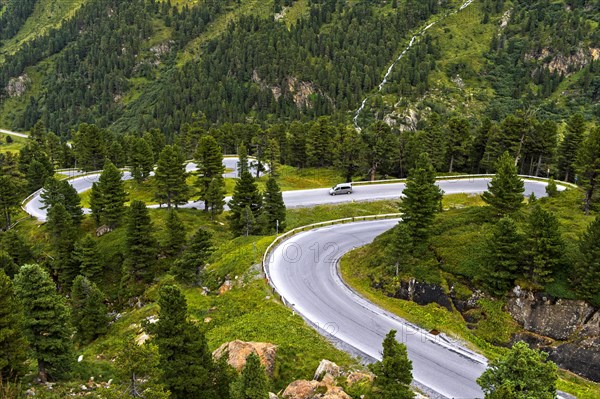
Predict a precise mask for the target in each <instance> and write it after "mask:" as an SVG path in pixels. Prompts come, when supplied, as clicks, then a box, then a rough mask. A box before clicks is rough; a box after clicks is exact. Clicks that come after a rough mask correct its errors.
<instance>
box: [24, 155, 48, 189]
mask: <svg viewBox="0 0 600 399" xmlns="http://www.w3.org/2000/svg"><path fill="white" fill-rule="evenodd" d="M53 174H54V172H53V170H52V169H50V170H49V169H48V168H47V167H46V165H44V164H43V163H42V162H40V161H39V160H37V159H34V160H32V161H31V163H30V164H29V168H28V169H27V190H28V192H29V193H33V192H34V191H37V190H39V189H40V188H42V187H43V186H44V182H45V181H46V179H48V178H49V177H51V176H52V175H53Z"/></svg>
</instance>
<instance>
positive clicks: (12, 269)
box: [0, 251, 19, 279]
mask: <svg viewBox="0 0 600 399" xmlns="http://www.w3.org/2000/svg"><path fill="white" fill-rule="evenodd" d="M0 270H2V271H3V272H4V273H5V274H6V275H7V276H8V277H9V278H11V279H12V278H14V277H15V274H17V273H18V272H19V265H17V264H16V263H15V261H14V260H13V258H12V256H10V255H9V254H8V253H7V252H5V251H0Z"/></svg>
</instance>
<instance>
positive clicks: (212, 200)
mask: <svg viewBox="0 0 600 399" xmlns="http://www.w3.org/2000/svg"><path fill="white" fill-rule="evenodd" d="M206 206H207V208H208V209H209V212H210V217H211V219H212V220H214V218H215V216H217V215H220V214H221V213H223V210H224V207H225V180H224V179H223V177H222V176H217V177H215V178H214V179H212V180H211V181H210V184H209V185H208V190H207V191H206Z"/></svg>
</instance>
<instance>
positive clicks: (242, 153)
mask: <svg viewBox="0 0 600 399" xmlns="http://www.w3.org/2000/svg"><path fill="white" fill-rule="evenodd" d="M244 171H246V172H247V171H248V149H247V148H246V146H245V145H244V143H242V144H240V145H239V147H238V164H237V173H238V176H242V173H243V172H244Z"/></svg>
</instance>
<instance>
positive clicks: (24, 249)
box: [0, 229, 33, 265]
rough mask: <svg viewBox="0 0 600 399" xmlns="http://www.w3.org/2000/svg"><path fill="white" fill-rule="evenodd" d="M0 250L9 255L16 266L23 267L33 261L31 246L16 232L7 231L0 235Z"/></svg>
mask: <svg viewBox="0 0 600 399" xmlns="http://www.w3.org/2000/svg"><path fill="white" fill-rule="evenodd" d="M0 249H1V250H2V251H4V252H6V253H7V254H9V255H10V257H11V258H12V260H13V261H14V262H15V263H16V264H17V265H24V264H25V263H27V262H30V261H31V260H33V251H32V249H31V246H30V245H29V244H28V242H27V241H25V239H24V238H23V236H22V235H21V234H20V233H19V232H17V231H16V230H14V229H12V230H8V231H5V232H2V233H1V234H0Z"/></svg>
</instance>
